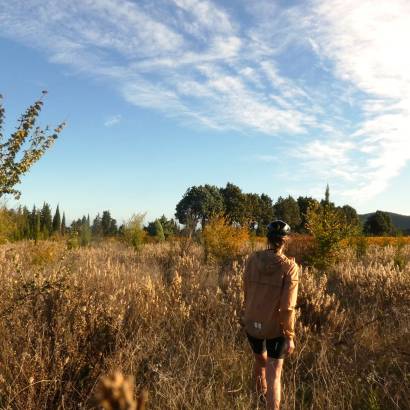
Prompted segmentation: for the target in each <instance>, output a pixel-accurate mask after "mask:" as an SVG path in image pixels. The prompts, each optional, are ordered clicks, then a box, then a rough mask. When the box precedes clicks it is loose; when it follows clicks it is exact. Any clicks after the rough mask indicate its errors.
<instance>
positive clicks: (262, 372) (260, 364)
mask: <svg viewBox="0 0 410 410" xmlns="http://www.w3.org/2000/svg"><path fill="white" fill-rule="evenodd" d="M267 361H268V356H267V355H266V352H264V353H262V354H255V364H254V374H255V381H256V391H257V392H258V394H260V393H262V394H266V391H267V386H266V364H267Z"/></svg>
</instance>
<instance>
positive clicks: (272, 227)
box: [266, 219, 291, 238]
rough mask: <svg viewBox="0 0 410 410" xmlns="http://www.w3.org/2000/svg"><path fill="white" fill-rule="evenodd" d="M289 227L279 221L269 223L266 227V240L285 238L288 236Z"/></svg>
mask: <svg viewBox="0 0 410 410" xmlns="http://www.w3.org/2000/svg"><path fill="white" fill-rule="evenodd" d="M290 230H291V229H290V226H289V225H288V224H287V223H286V222H283V221H281V220H280V219H278V220H276V221H273V222H271V223H270V224H269V225H268V226H267V233H266V236H267V237H268V238H277V237H280V236H286V235H289V234H290Z"/></svg>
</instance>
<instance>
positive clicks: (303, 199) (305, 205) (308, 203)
mask: <svg viewBox="0 0 410 410" xmlns="http://www.w3.org/2000/svg"><path fill="white" fill-rule="evenodd" d="M297 203H298V205H299V213H300V225H299V228H298V231H299V232H307V229H306V222H307V220H306V215H307V211H308V209H309V208H310V207H314V206H316V205H318V204H319V202H318V201H317V200H316V199H314V198H312V197H310V196H300V197H299V198H298V199H297Z"/></svg>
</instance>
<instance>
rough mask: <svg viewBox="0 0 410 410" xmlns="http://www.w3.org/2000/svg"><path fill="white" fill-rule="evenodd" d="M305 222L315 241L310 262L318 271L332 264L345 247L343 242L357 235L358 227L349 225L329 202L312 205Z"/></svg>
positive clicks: (343, 215)
mask: <svg viewBox="0 0 410 410" xmlns="http://www.w3.org/2000/svg"><path fill="white" fill-rule="evenodd" d="M306 221H307V223H306V228H307V230H308V231H309V232H310V233H311V234H312V235H313V237H314V240H315V249H314V253H313V255H312V260H311V262H312V264H313V265H314V266H316V267H317V268H319V269H325V268H327V267H328V266H330V265H331V264H332V263H334V262H335V261H336V259H337V258H338V256H339V254H340V251H341V249H342V248H343V247H344V246H345V245H346V241H345V240H346V239H348V238H349V237H352V236H355V235H357V234H358V227H357V226H356V225H352V224H351V223H349V221H348V220H347V218H346V215H345V214H344V213H343V212H342V211H341V210H340V209H338V208H335V207H334V206H333V205H332V204H331V203H329V202H323V203H322V204H318V203H314V204H312V206H311V207H309V209H308V211H307V215H306Z"/></svg>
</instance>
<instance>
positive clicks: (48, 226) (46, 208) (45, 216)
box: [40, 202, 53, 238]
mask: <svg viewBox="0 0 410 410" xmlns="http://www.w3.org/2000/svg"><path fill="white" fill-rule="evenodd" d="M40 224H41V231H42V232H43V234H44V238H48V237H49V236H50V234H51V232H52V230H53V219H52V216H51V208H50V205H49V204H47V203H46V202H44V205H43V208H42V209H41V215H40Z"/></svg>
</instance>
